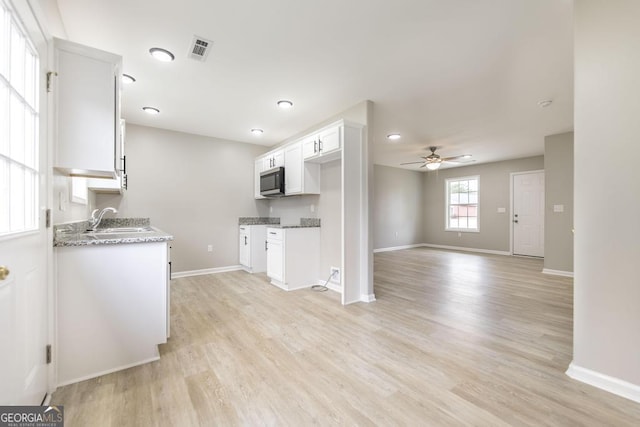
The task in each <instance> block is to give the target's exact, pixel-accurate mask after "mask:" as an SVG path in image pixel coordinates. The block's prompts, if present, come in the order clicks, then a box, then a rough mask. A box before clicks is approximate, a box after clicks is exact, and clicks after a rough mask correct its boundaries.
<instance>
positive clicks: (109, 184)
mask: <svg viewBox="0 0 640 427" xmlns="http://www.w3.org/2000/svg"><path fill="white" fill-rule="evenodd" d="M124 138H125V121H124V120H120V158H119V159H117V161H116V165H117V169H116V177H115V179H112V178H89V179H88V180H87V188H88V189H89V190H91V191H93V192H94V193H111V194H122V192H123V191H124V190H126V189H127V163H126V161H127V159H126V155H125V153H124Z"/></svg>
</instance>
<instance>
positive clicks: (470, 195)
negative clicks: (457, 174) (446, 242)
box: [445, 176, 480, 231]
mask: <svg viewBox="0 0 640 427" xmlns="http://www.w3.org/2000/svg"><path fill="white" fill-rule="evenodd" d="M479 184H480V178H479V177H477V176H471V177H467V178H455V179H448V180H447V181H446V182H445V185H446V189H445V190H446V191H445V192H446V197H447V203H446V206H447V213H446V217H447V224H446V227H445V229H446V230H451V231H479V228H478V188H479Z"/></svg>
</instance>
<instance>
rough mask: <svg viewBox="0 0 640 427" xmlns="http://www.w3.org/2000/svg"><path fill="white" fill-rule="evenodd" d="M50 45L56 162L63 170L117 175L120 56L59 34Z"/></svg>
mask: <svg viewBox="0 0 640 427" xmlns="http://www.w3.org/2000/svg"><path fill="white" fill-rule="evenodd" d="M54 45H55V71H56V73H57V77H55V79H54V82H53V83H54V84H53V90H54V92H55V105H56V108H55V110H56V124H57V126H56V129H57V134H56V151H55V160H54V167H55V169H56V170H57V171H59V172H61V173H63V174H66V175H75V176H88V177H97V178H113V179H115V178H116V176H117V172H118V169H119V165H120V153H119V151H120V147H119V146H120V73H121V67H122V57H120V56H118V55H114V54H111V53H108V52H104V51H101V50H97V49H92V48H89V47H87V46H83V45H79V44H76V43H72V42H68V41H65V40H60V39H55V44H54Z"/></svg>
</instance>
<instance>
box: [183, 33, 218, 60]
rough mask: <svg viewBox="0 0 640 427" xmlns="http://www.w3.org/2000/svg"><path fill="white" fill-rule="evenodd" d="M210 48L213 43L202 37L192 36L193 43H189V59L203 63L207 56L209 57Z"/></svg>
mask: <svg viewBox="0 0 640 427" xmlns="http://www.w3.org/2000/svg"><path fill="white" fill-rule="evenodd" d="M211 46H213V42H212V41H211V40H207V39H205V38H203V37H198V36H193V41H192V42H191V46H190V48H189V55H188V56H189V58H191V59H195V60H196V61H200V62H204V61H205V60H206V59H207V55H209V50H210V49H211Z"/></svg>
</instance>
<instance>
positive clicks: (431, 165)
mask: <svg viewBox="0 0 640 427" xmlns="http://www.w3.org/2000/svg"><path fill="white" fill-rule="evenodd" d="M437 149H438V147H435V146H431V147H429V150H431V154H429V155H428V156H424V157H422V158H423V159H424V160H422V161H419V162H408V163H400V164H401V165H413V164H418V163H422V165H421V166H420V167H421V168H424V167H426V168H427V169H428V170H430V171H434V170H437V169H439V168H440V165H441V164H442V163H443V162H449V163H469V162H473V160H469V159H470V158H471V154H462V155H460V156H452V157H440V156H439V155H438V154H436V150H437ZM461 160H465V161H464V162H462V161H461Z"/></svg>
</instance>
